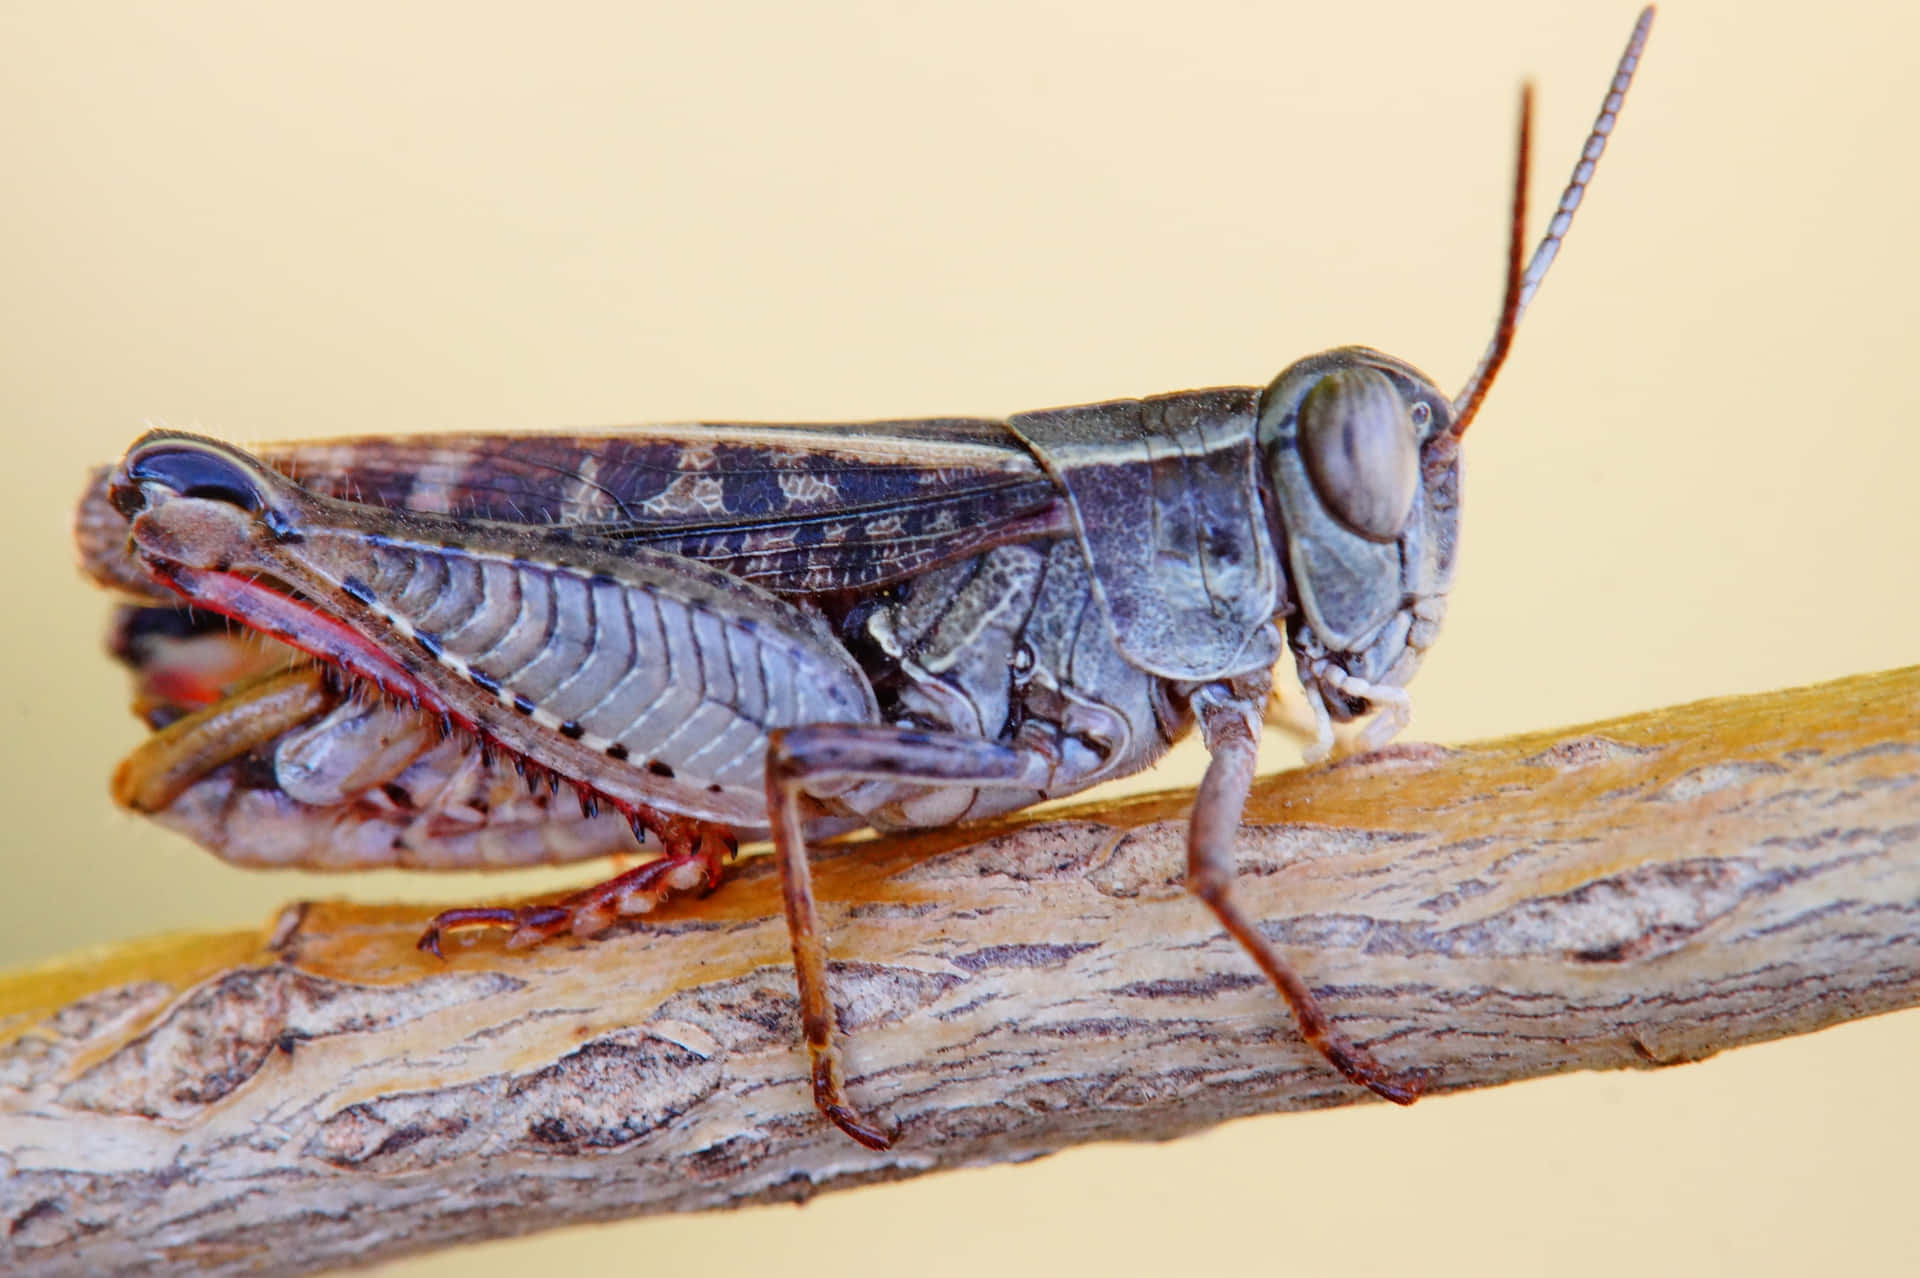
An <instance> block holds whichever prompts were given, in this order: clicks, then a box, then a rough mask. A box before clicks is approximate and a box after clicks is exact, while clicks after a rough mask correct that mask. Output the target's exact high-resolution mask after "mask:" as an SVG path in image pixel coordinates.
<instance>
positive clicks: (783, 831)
mask: <svg viewBox="0 0 1920 1278" xmlns="http://www.w3.org/2000/svg"><path fill="white" fill-rule="evenodd" d="M1049 771H1050V769H1049V766H1048V764H1047V762H1046V760H1045V759H1043V758H1042V757H1041V756H1039V755H1038V754H1035V753H1032V752H1030V751H1024V750H1015V749H1009V748H1008V747H1006V746H1002V745H996V744H994V743H993V742H991V741H985V740H982V739H980V738H978V737H966V736H961V735H959V734H957V733H950V732H927V731H920V730H917V729H912V728H896V727H889V726H886V725H882V724H839V723H828V724H816V725H812V726H809V727H803V728H789V729H787V730H785V731H783V732H776V733H774V734H773V738H772V742H771V745H770V746H769V748H768V750H767V811H768V813H769V815H770V818H771V822H772V825H773V846H774V855H775V857H776V858H777V860H778V863H779V867H780V890H781V898H782V900H783V901H784V902H785V904H786V911H787V932H788V935H789V936H790V937H791V939H792V942H793V970H794V976H795V979H796V980H797V981H798V983H799V987H800V1024H801V1028H802V1029H803V1031H804V1032H805V1034H806V1040H807V1056H808V1060H809V1064H810V1072H811V1076H812V1080H813V1103H814V1104H815V1105H816V1106H817V1107H818V1108H819V1110H820V1112H821V1113H822V1114H824V1115H826V1116H827V1117H828V1118H829V1119H831V1120H832V1121H833V1123H834V1125H835V1126H837V1127H838V1128H839V1129H840V1130H841V1131H843V1132H845V1133H846V1134H847V1135H849V1136H851V1137H853V1138H854V1139H855V1140H857V1141H859V1142H860V1143H861V1144H862V1145H865V1146H866V1147H867V1148H868V1149H886V1148H888V1147H890V1146H891V1145H892V1144H893V1138H892V1137H891V1136H889V1135H888V1134H887V1133H886V1132H884V1131H882V1130H881V1129H880V1128H879V1127H877V1126H875V1125H874V1124H873V1123H872V1122H871V1121H869V1120H868V1119H867V1118H866V1117H864V1116H863V1115H862V1114H861V1113H860V1111H859V1110H857V1109H855V1108H854V1107H853V1104H852V1103H851V1102H850V1101H848V1099H847V1094H846V1087H845V1084H844V1082H843V1080H842V1077H841V1067H840V1047H839V1044H838V1042H837V1041H836V1040H837V1039H838V1037H839V1024H838V1021H837V1018H836V1017H835V1014H834V1010H833V1000H832V999H831V998H830V997H829V995H828V991H827V949H826V944H825V942H823V941H822V940H821V937H820V919H819V913H818V911H817V910H816V908H815V906H814V899H813V869H812V867H811V866H810V865H809V864H808V862H807V844H806V836H805V831H804V828H803V824H804V813H803V812H802V800H803V798H804V796H806V795H807V794H808V793H810V792H811V793H814V794H820V793H829V792H832V791H834V790H837V789H838V788H840V787H841V786H842V784H843V783H845V782H849V781H873V780H878V781H899V782H905V783H920V784H932V785H964V786H993V787H1001V786H1010V787H1015V788H1024V789H1033V790H1039V789H1044V788H1045V787H1046V784H1047V780H1048V772H1049Z"/></svg>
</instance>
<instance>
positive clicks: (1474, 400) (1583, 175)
mask: <svg viewBox="0 0 1920 1278" xmlns="http://www.w3.org/2000/svg"><path fill="white" fill-rule="evenodd" d="M1652 29H1653V6H1652V5H1648V6H1647V7H1646V8H1644V9H1642V10H1641V11H1640V18H1639V20H1638V21H1636V22H1635V23H1634V24H1633V34H1632V35H1631V36H1629V37H1628V38H1627V47H1626V49H1625V50H1624V51H1623V52H1622V53H1621V54H1620V61H1619V64H1618V65H1616V66H1615V67H1614V69H1613V82H1612V83H1611V84H1610V85H1609V86H1608V87H1607V96H1606V99H1605V100H1604V101H1602V102H1601V104H1600V114H1599V115H1597V116H1595V117H1594V121H1593V130H1592V131H1591V132H1590V133H1588V134H1587V144H1586V146H1584V147H1582V148H1581V151H1580V162H1579V163H1578V164H1575V165H1574V166H1573V176H1572V177H1570V178H1568V179H1567V189H1566V190H1564V191H1562V192H1561V193H1560V206H1559V208H1557V209H1555V210H1554V214H1553V220H1552V221H1550V222H1548V223H1547V233H1546V234H1545V235H1543V236H1541V237H1540V244H1539V247H1537V248H1535V249H1534V250H1533V257H1532V258H1531V259H1530V260H1529V261H1528V262H1527V264H1526V270H1524V271H1522V270H1521V269H1520V256H1521V252H1522V250H1523V248H1524V246H1525V243H1526V233H1527V231H1526V224H1527V170H1528V152H1529V150H1530V149H1531V140H1532V125H1533V86H1532V85H1531V84H1527V85H1523V86H1522V87H1521V90H1520V159H1519V162H1518V163H1517V164H1516V165H1515V172H1514V186H1513V227H1512V231H1511V233H1510V234H1509V236H1508V243H1507V290H1506V295H1505V297H1504V298H1503V299H1502V301H1501V304H1500V322H1499V324H1498V325H1496V326H1495V328H1494V331H1493V340H1492V341H1491V342H1489V343H1488V344H1487V353H1486V354H1484V355H1482V356H1481V357H1480V363H1479V365H1478V366H1476V367H1475V368H1474V370H1473V375H1472V376H1471V377H1469V378H1467V384H1466V386H1465V387H1464V388H1462V389H1461V391H1460V394H1459V395H1458V396H1457V397H1456V398H1455V399H1454V401H1453V434H1454V437H1455V438H1456V439H1457V438H1459V437H1460V436H1461V435H1463V434H1465V433H1466V430H1467V427H1468V425H1470V424H1471V423H1472V421H1473V418H1474V414H1476V413H1478V412H1479V411H1480V402H1481V401H1482V400H1484V399H1485V398H1486V397H1487V391H1488V390H1489V389H1490V388H1491V387H1492V386H1493V379H1494V376H1495V375H1496V374H1497V373H1499V371H1500V365H1502V364H1504V363H1505V362H1506V359H1507V351H1508V350H1509V349H1511V348H1512V346H1513V334H1514V331H1515V330H1516V329H1518V328H1519V327H1520V317H1521V316H1522V315H1525V314H1526V313H1527V303H1529V302H1531V301H1532V300H1533V295H1534V292H1535V291H1536V290H1537V289H1539V287H1540V281H1541V280H1543V279H1545V278H1546V275H1547V268H1548V267H1550V266H1552V265H1553V259H1554V258H1555V257H1556V256H1558V254H1559V252H1560V241H1562V240H1564V239H1565V238H1566V237H1567V232H1568V230H1570V229H1571V228H1572V226H1573V215H1574V214H1575V213H1576V212H1578V211H1579V208H1580V200H1581V198H1582V197H1583V196H1585V195H1586V193H1587V184H1588V183H1589V182H1591V181H1593V172H1594V170H1595V169H1596V168H1598V167H1599V164H1600V157H1601V155H1602V154H1604V153H1605V152H1606V149H1607V138H1608V137H1609V136H1610V135H1611V134H1612V133H1613V125H1614V122H1615V121H1616V120H1618V119H1619V118H1620V108H1621V106H1622V104H1623V103H1625V102H1626V100H1627V87H1628V86H1629V85H1631V84H1632V83H1633V73H1634V72H1635V71H1636V70H1638V69H1639V66H1640V54H1641V52H1642V51H1643V50H1644V49H1645V48H1646V46H1647V33H1648V32H1649V31H1651V30H1652Z"/></svg>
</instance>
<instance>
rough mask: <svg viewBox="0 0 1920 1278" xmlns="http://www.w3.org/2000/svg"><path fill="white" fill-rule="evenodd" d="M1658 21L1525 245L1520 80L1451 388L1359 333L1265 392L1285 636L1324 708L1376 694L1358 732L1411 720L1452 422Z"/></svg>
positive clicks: (1566, 212) (1620, 69)
mask: <svg viewBox="0 0 1920 1278" xmlns="http://www.w3.org/2000/svg"><path fill="white" fill-rule="evenodd" d="M1652 24H1653V9H1652V8H1651V7H1649V8H1647V9H1645V10H1642V12H1641V14H1640V19H1639V21H1638V22H1636V23H1635V24H1634V28H1633V34H1632V36H1630V37H1629V38H1628V40H1627V47H1626V50H1625V52H1623V53H1622V54H1621V55H1620V61H1619V64H1618V65H1617V66H1616V67H1615V68H1614V75H1613V80H1612V81H1611V82H1610V83H1609V85H1608V91H1607V96H1606V98H1605V99H1604V100H1603V101H1602V102H1601V105H1600V114H1599V116H1598V117H1597V118H1596V119H1595V120H1594V124H1593V130H1592V131H1591V132H1590V133H1588V135H1587V143H1586V146H1585V147H1583V148H1582V149H1581V153H1580V161H1579V163H1578V164H1576V165H1575V167H1574V170H1573V177H1572V179H1571V180H1569V181H1568V183H1567V186H1566V188H1565V190H1564V191H1562V193H1561V196H1560V205H1559V208H1558V210H1557V211H1556V212H1555V215H1554V218H1553V220H1552V221H1551V222H1550V223H1548V225H1547V231H1546V234H1545V235H1543V236H1542V237H1541V239H1540V243H1539V244H1538V245H1537V246H1536V247H1535V248H1534V250H1533V254H1532V256H1531V257H1528V256H1527V254H1526V225H1527V170H1528V160H1529V153H1530V151H1531V149H1532V148H1531V145H1530V139H1531V131H1532V119H1533V92H1532V88H1531V86H1528V87H1527V88H1525V89H1523V90H1522V91H1521V95H1520V138H1519V162H1518V163H1517V164H1516V166H1515V175H1514V185H1513V206H1512V207H1513V212H1512V217H1511V219H1510V221H1509V223H1508V235H1507V283H1506V292H1505V295H1504V297H1503V299H1502V302H1501V306H1500V319H1499V322H1498V324H1496V325H1495V328H1494V334H1493V340H1492V341H1491V342H1489V343H1488V344H1487V350H1486V354H1484V355H1483V356H1481V359H1480V364H1479V366H1478V367H1477V368H1475V369H1474V370H1473V373H1472V374H1471V375H1470V376H1469V377H1468V378H1467V384H1466V386H1465V387H1464V388H1463V389H1462V390H1461V391H1460V393H1459V394H1458V395H1456V396H1454V397H1453V398H1452V399H1451V400H1449V399H1448V398H1447V397H1446V396H1445V395H1443V394H1441V393H1440V390H1439V388H1438V387H1437V386H1435V385H1434V383H1433V382H1432V380H1431V379H1429V378H1428V377H1427V376H1426V375H1425V374H1423V373H1421V372H1420V371H1419V370H1418V369H1416V368H1414V367H1413V366H1412V365H1411V364H1408V363H1406V362H1405V361H1403V360H1398V359H1395V358H1393V357H1392V356H1390V355H1382V354H1381V353H1380V352H1379V351H1374V350H1368V349H1367V348H1365V347H1362V346H1345V347H1341V348H1339V349H1337V350H1331V351H1326V352H1323V353H1322V354H1319V355H1314V356H1310V357H1309V358H1307V359H1303V360H1301V361H1300V362H1299V363H1297V364H1295V365H1293V366H1292V367H1291V368H1289V369H1287V370H1286V371H1285V372H1284V373H1281V374H1280V376H1279V377H1278V378H1276V379H1275V380H1274V382H1273V384H1272V385H1271V386H1269V387H1268V388H1267V390H1266V393H1265V394H1264V395H1263V396H1262V397H1261V400H1260V421H1259V426H1258V441H1259V445H1260V453H1261V458H1262V461H1263V463H1264V466H1265V472H1266V473H1265V475H1264V482H1265V487H1266V497H1267V503H1268V511H1269V512H1270V518H1271V520H1272V523H1273V527H1274V534H1275V536H1276V538H1278V539H1279V541H1280V543H1281V544H1282V545H1283V546H1284V552H1283V553H1284V554H1285V557H1286V564H1287V573H1288V580H1289V583H1290V585H1291V589H1292V601H1291V602H1292V603H1293V604H1294V605H1295V607H1294V610H1293V613H1292V615H1291V616H1290V618H1289V621H1288V634H1287V640H1288V644H1289V646H1290V647H1292V649H1293V653H1294V660H1295V662H1296V663H1297V664H1298V666H1299V669H1300V680H1301V685H1302V687H1303V688H1304V689H1305V691H1306V693H1307V696H1308V699H1309V700H1310V701H1312V702H1313V703H1314V704H1315V705H1316V706H1317V707H1318V708H1319V709H1320V710H1322V711H1323V712H1324V715H1323V717H1322V718H1321V725H1322V730H1321V739H1320V740H1319V741H1317V742H1316V743H1315V745H1314V747H1313V748H1312V749H1310V751H1309V758H1312V757H1314V756H1316V755H1324V754H1325V753H1326V751H1327V749H1328V748H1329V747H1330V746H1331V745H1332V733H1331V730H1330V729H1329V728H1328V727H1327V726H1326V721H1327V720H1328V719H1333V720H1337V721H1342V722H1344V721H1347V720H1351V719H1354V718H1358V717H1359V716H1360V715H1362V714H1366V713H1368V712H1369V711H1372V710H1374V709H1380V708H1384V709H1385V710H1386V713H1384V714H1382V715H1381V716H1380V717H1379V718H1378V719H1376V720H1375V721H1374V723H1373V724H1371V725H1369V728H1368V731H1367V733H1366V735H1365V736H1364V737H1363V738H1362V743H1363V744H1364V745H1369V746H1376V745H1381V744H1384V743H1385V741H1386V740H1387V739H1388V738H1389V737H1391V736H1392V735H1393V734H1394V733H1395V732H1397V731H1399V729H1400V728H1402V727H1404V726H1405V724H1406V719H1407V712H1408V703H1407V697H1406V693H1405V692H1403V691H1402V689H1403V688H1404V687H1405V685H1406V682H1407V680H1408V679H1410V678H1412V677H1413V672H1414V670H1415V669H1416V668H1417V667H1418V666H1419V663H1420V657H1421V655H1422V654H1423V653H1424V652H1425V651H1426V649H1427V647H1428V646H1429V645H1430V644H1431V643H1432V642H1433V639H1434V637H1435V635H1436V634H1438V632H1439V628H1440V621H1441V618H1442V617H1443V616H1444V615H1445V612H1446V597H1447V590H1448V589H1449V587H1451V585H1452V584H1453V560H1454V546H1455V542H1456V539H1457V536H1458V533H1459V527H1460V436H1461V435H1462V434H1463V433H1464V432H1465V431H1466V429H1467V426H1468V424H1469V423H1471V422H1472V421H1473V418H1474V415H1475V414H1476V413H1477V412H1478V411H1479V409H1480V405H1481V403H1482V401H1483V400H1484V399H1485V398H1486V394H1487V390H1488V388H1490V387H1491V386H1492V385H1493V379H1494V376H1495V375H1496V374H1497V373H1498V372H1499V371H1500V366H1501V364H1502V363H1504V362H1505V360H1506V357H1507V351H1508V349H1509V348H1510V347H1511V346H1512V344H1513V335H1514V332H1515V330H1516V329H1517V328H1518V327H1519V324H1520V317H1521V315H1522V314H1523V313H1524V312H1525V311H1526V308H1527V303H1528V302H1530V301H1531V300H1532V299H1533V294H1534V291H1535V290H1536V289H1538V288H1539V287H1540V281H1541V280H1542V279H1543V278H1544V277H1545V276H1546V273H1547V268H1548V267H1549V266H1551V265H1552V264H1553V259H1554V257H1555V256H1556V255H1557V254H1558V253H1559V250H1560V242H1561V240H1562V239H1563V238H1565V236H1566V233H1567V231H1568V229H1569V228H1570V227H1571V226H1572V225H1573V214H1574V210H1576V209H1578V208H1579V207H1580V201H1581V198H1582V196H1583V195H1585V193H1586V187H1587V183H1588V182H1589V181H1590V180H1591V179H1592V177H1593V172H1594V168H1595V166H1596V165H1597V164H1598V163H1599V160H1600V156H1601V153H1602V152H1603V151H1605V149H1606V145H1607V138H1608V137H1609V136H1610V135H1611V134H1612V132H1613V126H1614V122H1615V120H1616V119H1617V117H1618V116H1619V112H1620V107H1621V104H1622V102H1623V101H1624V100H1625V98H1626V92H1627V86H1628V85H1629V83H1631V81H1632V79H1633V73H1634V71H1635V69H1637V67H1638V66H1639V62H1640V53H1641V50H1642V49H1643V48H1644V47H1645V45H1646V41H1647V32H1648V30H1649V29H1650V28H1651V26H1652Z"/></svg>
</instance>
